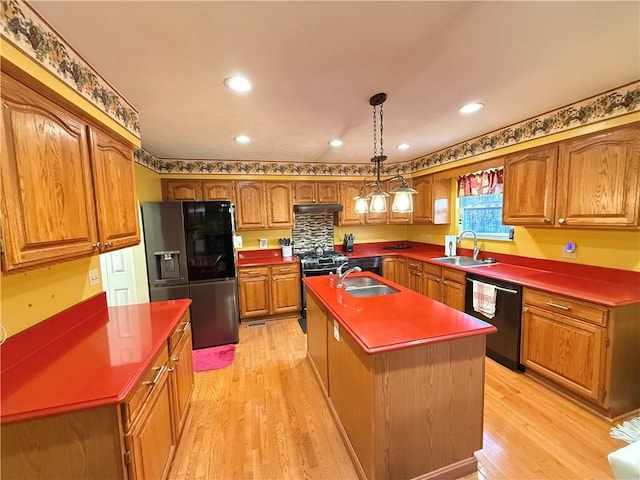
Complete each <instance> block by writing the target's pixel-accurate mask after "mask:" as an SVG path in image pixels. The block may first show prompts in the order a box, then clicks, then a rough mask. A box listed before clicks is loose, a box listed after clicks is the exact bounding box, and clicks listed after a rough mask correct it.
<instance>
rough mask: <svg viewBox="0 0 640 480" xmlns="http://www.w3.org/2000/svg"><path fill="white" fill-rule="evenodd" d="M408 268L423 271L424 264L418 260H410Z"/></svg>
mask: <svg viewBox="0 0 640 480" xmlns="http://www.w3.org/2000/svg"><path fill="white" fill-rule="evenodd" d="M407 268H410V269H411V270H418V271H422V262H418V261H416V260H409V261H408V262H407Z"/></svg>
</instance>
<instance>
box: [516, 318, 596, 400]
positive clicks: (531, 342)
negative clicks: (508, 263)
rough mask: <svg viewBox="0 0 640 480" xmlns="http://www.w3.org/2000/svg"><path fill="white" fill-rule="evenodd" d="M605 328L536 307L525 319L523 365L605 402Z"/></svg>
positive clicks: (522, 351) (564, 385) (591, 397)
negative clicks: (603, 388)
mask: <svg viewBox="0 0 640 480" xmlns="http://www.w3.org/2000/svg"><path fill="white" fill-rule="evenodd" d="M605 331H606V330H605V328H603V327H598V326H596V325H592V324H590V323H587V322H583V321H580V320H575V319H573V318H571V317H567V316H564V315H559V314H556V313H554V312H550V311H547V310H544V309H540V308H536V307H533V306H528V305H527V306H525V308H524V313H523V315H522V346H521V348H522V350H521V361H522V363H523V364H524V365H525V366H526V367H527V368H528V369H530V370H531V371H533V372H536V373H538V374H539V375H541V376H543V377H546V378H548V379H549V380H552V381H554V382H555V383H557V384H558V385H561V386H563V387H565V388H567V389H568V390H571V391H573V392H575V393H577V394H579V395H582V396H583V397H586V398H589V399H591V400H594V401H597V402H601V401H602V399H603V390H602V387H603V385H604V372H605V350H606V348H605V343H604V342H605Z"/></svg>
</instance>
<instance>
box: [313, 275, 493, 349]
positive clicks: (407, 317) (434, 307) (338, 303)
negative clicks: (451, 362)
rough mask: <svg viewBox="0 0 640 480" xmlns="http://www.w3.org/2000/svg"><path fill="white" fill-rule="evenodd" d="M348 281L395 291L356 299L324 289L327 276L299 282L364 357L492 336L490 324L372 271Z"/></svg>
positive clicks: (340, 292) (328, 287)
mask: <svg viewBox="0 0 640 480" xmlns="http://www.w3.org/2000/svg"><path fill="white" fill-rule="evenodd" d="M350 277H352V278H355V277H371V278H376V279H377V280H378V281H380V282H382V283H384V284H385V285H389V286H392V287H393V288H395V289H396V290H399V292H398V293H393V294H390V295H380V296H377V297H368V298H358V297H353V296H351V295H349V294H348V293H347V292H346V291H345V290H344V289H341V288H335V287H331V286H329V277H328V276H317V277H306V278H305V279H304V282H305V284H306V285H307V288H308V289H309V290H310V291H312V292H313V293H314V294H315V295H316V297H318V299H319V300H320V301H321V302H322V303H323V304H324V306H325V307H326V308H327V309H328V310H329V312H330V313H331V314H332V315H333V316H334V317H335V318H336V319H337V320H338V322H339V323H340V325H341V326H342V328H344V329H346V330H347V331H348V332H349V334H350V335H351V336H352V337H353V338H354V339H355V341H356V342H357V343H358V344H359V345H360V346H361V347H362V349H363V350H364V351H365V352H367V353H369V354H375V353H383V352H389V351H393V350H400V349H403V348H409V347H415V346H418V345H424V344H428V343H435V342H445V341H448V340H454V339H456V338H464V337H469V336H473V335H486V334H489V333H494V332H495V331H496V328H495V327H494V326H493V325H490V324H488V323H486V322H483V321H482V320H478V319H477V318H474V317H472V316H471V315H467V314H465V313H462V312H459V311H457V310H455V309H453V308H451V307H448V306H447V305H444V304H442V303H440V302H436V301H435V300H432V299H430V298H428V297H425V296H424V295H420V294H418V293H416V292H414V291H412V290H409V289H408V288H405V287H403V286H401V285H398V284H397V283H394V282H391V281H389V280H387V279H383V278H382V277H379V276H378V275H375V274H373V273H371V272H363V273H356V274H350Z"/></svg>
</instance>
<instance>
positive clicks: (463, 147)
mask: <svg viewBox="0 0 640 480" xmlns="http://www.w3.org/2000/svg"><path fill="white" fill-rule="evenodd" d="M635 111H640V81H637V82H634V83H632V84H629V85H625V86H623V87H620V88H617V89H614V90H610V91H608V92H605V93H602V94H600V95H596V96H593V97H591V98H588V99H586V100H583V101H581V102H577V103H575V104H572V105H569V106H566V107H562V108H559V109H557V110H554V111H551V112H549V113H545V114H543V115H539V116H537V117H535V118H531V119H529V120H525V121H523V122H520V123H516V124H514V125H511V126H508V127H505V128H502V129H500V130H496V131H494V132H491V133H488V134H486V135H481V136H479V137H475V138H473V139H471V140H467V141H465V142H461V143H458V144H456V145H453V146H451V147H447V148H444V149H442V150H438V151H436V152H433V153H430V154H428V155H424V156H422V157H419V158H416V159H414V160H411V161H408V162H402V163H392V164H387V165H382V168H381V173H382V174H383V175H385V176H386V175H395V174H397V173H401V174H405V173H413V172H418V171H421V170H425V169H427V168H432V167H435V166H438V165H443V164H446V163H451V162H455V161H457V160H462V159H464V158H467V157H471V156H473V155H478V154H480V153H485V152H490V151H491V150H495V149H498V148H502V147H507V146H509V145H515V144H518V143H522V142H524V141H527V140H532V139H535V138H541V137H545V136H547V135H551V134H552V133H558V132H562V131H565V130H570V129H572V128H575V127H579V126H583V125H588V124H590V123H595V122H599V121H602V120H606V119H609V118H614V117H618V116H620V115H625V114H627V113H631V112H635ZM136 161H137V162H138V163H140V164H141V165H144V166H145V167H148V168H150V169H151V170H153V171H155V172H157V173H185V174H200V173H202V174H229V175H239V174H252V175H260V174H263V175H339V176H374V175H375V168H374V166H373V165H362V164H335V165H334V164H315V163H312V164H309V163H284V162H243V161H229V160H178V159H159V158H156V157H155V156H153V155H152V154H151V153H149V152H147V151H146V150H143V149H138V150H137V151H136Z"/></svg>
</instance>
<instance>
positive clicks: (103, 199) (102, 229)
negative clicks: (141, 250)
mask: <svg viewBox="0 0 640 480" xmlns="http://www.w3.org/2000/svg"><path fill="white" fill-rule="evenodd" d="M89 140H90V144H91V150H90V152H91V157H92V164H93V180H94V189H95V194H96V195H95V197H96V207H97V209H98V232H99V234H100V242H101V243H102V249H103V251H105V250H107V251H108V250H110V249H115V248H123V247H127V246H132V245H137V244H138V243H139V242H140V231H139V223H138V199H137V196H136V184H135V171H134V163H133V149H132V148H131V147H130V146H127V145H125V144H123V143H122V142H120V141H118V140H117V139H115V138H113V137H112V136H110V135H108V134H107V133H105V132H103V131H101V130H99V129H97V128H89Z"/></svg>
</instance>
